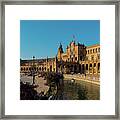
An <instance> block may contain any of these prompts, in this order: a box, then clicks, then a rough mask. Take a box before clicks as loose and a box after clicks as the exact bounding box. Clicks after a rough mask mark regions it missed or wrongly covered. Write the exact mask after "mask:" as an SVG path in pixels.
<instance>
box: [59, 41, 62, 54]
mask: <svg viewBox="0 0 120 120" xmlns="http://www.w3.org/2000/svg"><path fill="white" fill-rule="evenodd" d="M59 51H60V52H61V53H63V48H62V44H61V42H60V46H59Z"/></svg>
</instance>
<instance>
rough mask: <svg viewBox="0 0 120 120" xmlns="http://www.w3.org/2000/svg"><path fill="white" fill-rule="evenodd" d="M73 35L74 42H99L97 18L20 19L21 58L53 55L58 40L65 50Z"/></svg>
mask: <svg viewBox="0 0 120 120" xmlns="http://www.w3.org/2000/svg"><path fill="white" fill-rule="evenodd" d="M73 35H74V36H75V41H76V43H77V42H79V43H81V44H85V45H86V46H90V45H93V44H99V43H100V21H99V20H21V21H20V57H21V59H31V58H32V56H35V57H36V58H46V57H47V56H48V57H54V56H55V55H56V54H57V49H58V47H59V44H60V42H61V43H62V45H63V49H64V51H65V49H66V47H67V45H68V44H69V43H70V42H71V41H72V40H73Z"/></svg>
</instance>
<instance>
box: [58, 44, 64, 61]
mask: <svg viewBox="0 0 120 120" xmlns="http://www.w3.org/2000/svg"><path fill="white" fill-rule="evenodd" d="M62 53H63V48H62V44H61V43H60V46H59V48H58V54H57V58H58V61H61V60H62Z"/></svg>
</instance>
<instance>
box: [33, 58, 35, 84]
mask: <svg viewBox="0 0 120 120" xmlns="http://www.w3.org/2000/svg"><path fill="white" fill-rule="evenodd" d="M34 60H35V56H33V71H32V76H33V84H35V65H34Z"/></svg>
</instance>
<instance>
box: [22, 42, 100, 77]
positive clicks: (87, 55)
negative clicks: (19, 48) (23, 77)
mask: <svg viewBox="0 0 120 120" xmlns="http://www.w3.org/2000/svg"><path fill="white" fill-rule="evenodd" d="M33 70H34V71H35V72H36V73H40V72H60V73H64V74H71V73H72V74H77V73H79V74H82V75H83V74H84V75H95V76H99V75H100V45H99V44H95V45H91V46H85V45H84V44H80V43H75V41H72V42H70V44H69V45H68V46H67V47H66V52H64V51H63V47H62V44H60V45H59V48H58V52H57V55H56V57H54V58H49V57H47V58H45V59H31V60H22V59H21V60H20V72H21V73H26V74H27V73H28V74H29V73H31V72H32V71H33Z"/></svg>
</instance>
